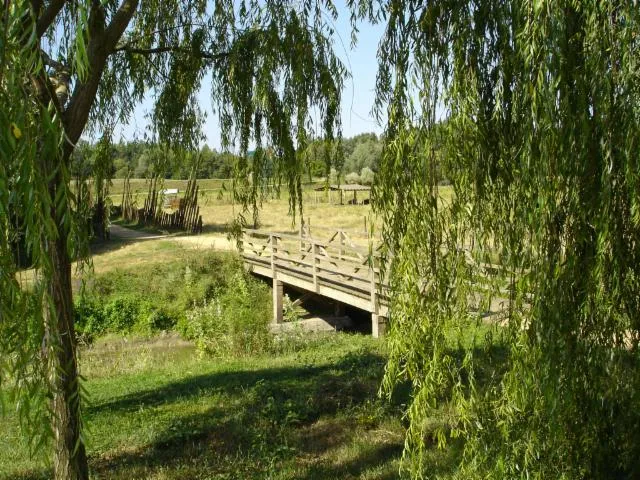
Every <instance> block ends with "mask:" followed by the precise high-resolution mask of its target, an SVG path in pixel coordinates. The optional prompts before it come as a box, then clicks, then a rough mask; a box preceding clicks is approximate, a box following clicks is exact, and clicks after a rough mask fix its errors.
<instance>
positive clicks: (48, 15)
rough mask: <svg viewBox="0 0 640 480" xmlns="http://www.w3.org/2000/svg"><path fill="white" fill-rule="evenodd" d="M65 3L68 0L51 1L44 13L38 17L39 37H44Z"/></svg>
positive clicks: (37, 30) (37, 32) (37, 29)
mask: <svg viewBox="0 0 640 480" xmlns="http://www.w3.org/2000/svg"><path fill="white" fill-rule="evenodd" d="M65 3H67V0H51V2H49V5H47V7H46V8H45V9H44V11H43V12H42V15H40V16H39V17H38V21H37V23H36V35H37V36H38V38H39V37H42V35H44V34H45V32H46V31H47V29H48V28H49V27H50V26H51V24H53V22H54V20H55V19H56V17H57V16H58V14H59V13H60V10H62V7H64V4H65Z"/></svg>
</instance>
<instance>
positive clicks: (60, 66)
mask: <svg viewBox="0 0 640 480" xmlns="http://www.w3.org/2000/svg"><path fill="white" fill-rule="evenodd" d="M40 54H41V55H42V61H43V62H44V64H45V65H46V66H48V67H51V68H53V69H54V70H55V71H56V72H65V73H67V74H68V73H69V72H71V69H70V68H69V67H68V66H67V65H65V64H64V63H61V62H58V61H57V60H54V59H53V58H51V57H50V56H49V55H48V54H47V52H45V51H41V52H40Z"/></svg>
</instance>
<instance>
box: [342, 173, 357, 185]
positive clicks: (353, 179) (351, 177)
mask: <svg viewBox="0 0 640 480" xmlns="http://www.w3.org/2000/svg"><path fill="white" fill-rule="evenodd" d="M344 181H345V182H346V183H358V182H359V181H360V175H358V174H357V173H356V172H351V173H347V174H346V175H345V177H344Z"/></svg>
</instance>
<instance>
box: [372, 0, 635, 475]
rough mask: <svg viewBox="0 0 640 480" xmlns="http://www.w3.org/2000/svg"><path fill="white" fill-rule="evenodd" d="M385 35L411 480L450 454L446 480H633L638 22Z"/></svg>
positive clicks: (388, 188) (391, 28)
mask: <svg viewBox="0 0 640 480" xmlns="http://www.w3.org/2000/svg"><path fill="white" fill-rule="evenodd" d="M387 21H388V26H387V30H386V33H385V37H384V39H383V41H382V44H381V48H380V58H381V67H380V72H379V75H378V85H377V88H378V103H377V108H378V113H379V114H382V113H383V112H384V109H385V108H387V112H388V115H389V119H388V126H387V138H386V142H387V143H386V146H385V150H384V154H383V160H382V163H381V169H380V173H379V175H378V176H377V179H376V180H377V184H376V186H375V192H374V193H375V202H374V205H375V206H376V208H377V209H378V211H379V213H380V214H381V215H382V217H383V219H384V232H383V237H384V241H385V247H386V250H385V251H386V254H387V255H388V256H389V257H390V258H391V256H392V255H393V258H392V266H391V267H390V268H391V283H392V291H393V304H392V307H391V332H390V338H389V344H390V350H391V359H390V362H389V365H388V368H387V372H386V377H385V382H384V388H385V391H387V392H391V391H392V389H393V387H394V386H395V385H396V384H397V383H398V382H399V381H402V380H404V379H407V380H409V381H410V382H411V384H412V385H413V396H412V401H411V404H410V406H409V409H408V418H409V420H410V428H409V432H408V437H407V442H406V447H407V448H406V453H407V458H408V459H410V460H411V462H408V464H409V465H410V467H411V470H412V473H413V474H414V476H416V477H421V476H425V475H427V474H429V471H427V470H425V463H424V462H425V458H426V457H425V444H426V443H427V442H428V441H429V440H428V439H429V438H430V437H434V438H435V439H437V440H438V442H444V441H446V439H447V437H449V436H452V437H461V438H462V439H463V443H464V449H463V453H462V455H461V458H460V462H461V463H460V472H461V473H460V477H461V478H476V477H477V478H499V479H501V478H637V477H638V476H639V475H640V462H638V458H640V413H639V412H640V350H639V341H640V323H639V322H640V284H639V282H640V164H639V161H640V5H638V3H637V1H604V2H597V1H568V0H566V1H544V0H542V1H541V0H535V1H534V0H510V1H497V0H489V1H483V2H473V1H467V0H448V1H440V2H432V1H429V2H418V1H397V2H391V3H390V4H389V12H388V18H387ZM438 169H441V171H442V173H443V174H444V176H445V177H446V178H448V179H449V180H450V181H451V184H452V188H453V195H452V197H451V198H443V197H442V196H441V195H440V194H439V191H438V187H437V181H438V177H437V175H436V174H435V172H436V171H438ZM488 264H493V265H494V266H493V267H490V266H489V265H488ZM496 265H497V266H496ZM499 302H502V303H503V304H504V306H505V311H504V316H505V317H506V318H504V320H503V321H501V322H494V321H493V320H492V317H489V318H488V319H485V320H483V319H482V316H481V315H480V313H481V312H483V311H487V310H489V309H490V308H494V307H493V306H495V305H496V304H497V303H499ZM492 305H493V306H492ZM473 307H475V308H473ZM488 325H490V326H488ZM491 325H492V326H491ZM487 332H488V333H487ZM429 418H432V419H433V418H436V419H437V420H436V421H435V422H434V421H431V422H427V419H429ZM434 423H435V424H436V425H438V426H437V427H434Z"/></svg>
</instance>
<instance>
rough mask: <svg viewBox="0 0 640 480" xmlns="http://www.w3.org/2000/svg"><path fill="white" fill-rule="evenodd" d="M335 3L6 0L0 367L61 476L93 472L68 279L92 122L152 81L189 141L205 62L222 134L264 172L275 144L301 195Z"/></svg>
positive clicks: (335, 74) (334, 112) (334, 108)
mask: <svg viewBox="0 0 640 480" xmlns="http://www.w3.org/2000/svg"><path fill="white" fill-rule="evenodd" d="M335 16H336V11H335V9H334V8H333V5H332V4H331V3H330V2H324V1H314V0H308V1H306V0H305V1H303V2H289V1H286V0H283V1H277V2H267V3H263V2H258V1H256V0H250V1H242V2H239V3H237V2H233V1H228V0H218V1H214V2H206V1H204V0H202V1H197V0H196V1H191V0H189V1H177V0H174V1H165V0H162V1H155V0H150V1H146V0H145V1H139V0H106V1H98V0H88V1H84V2H71V1H68V0H48V1H47V0H30V1H25V0H12V1H9V2H5V6H4V8H3V9H2V10H1V11H0V23H1V24H2V35H0V100H1V103H2V105H3V109H2V113H1V114H0V122H1V123H0V131H1V133H0V149H1V153H2V158H3V162H2V165H1V166H0V187H1V188H0V222H1V226H2V228H1V229H0V253H1V254H2V260H1V261H2V269H1V271H0V291H1V292H2V295H0V328H1V329H2V332H1V333H2V335H0V337H1V338H2V339H1V340H0V353H1V354H0V381H2V382H3V383H4V382H5V381H8V380H10V381H11V382H12V383H13V384H14V385H15V386H16V387H18V391H19V392H20V393H21V396H20V398H21V400H20V401H19V402H18V406H19V413H20V417H21V419H22V420H23V421H22V423H23V425H25V426H26V427H34V428H32V429H31V430H32V433H34V435H33V436H31V438H33V439H34V442H35V443H34V450H42V446H43V445H44V444H46V443H47V442H48V441H49V440H51V441H52V443H53V446H54V451H55V456H54V472H55V476H56V478H61V479H63V478H64V479H72V478H73V479H75V478H87V476H88V471H87V461H86V453H85V449H84V442H83V439H82V425H81V423H82V417H81V409H82V401H81V398H82V389H81V386H80V383H79V378H78V374H77V357H76V340H75V332H74V326H73V325H74V318H73V308H72V307H73V295H72V288H71V260H72V259H73V260H81V259H82V258H86V255H87V241H86V240H87V239H86V233H85V231H86V230H85V229H84V222H85V221H86V218H87V212H86V211H84V201H83V200H84V197H83V196H82V195H80V194H79V193H78V195H76V194H75V193H74V192H73V191H72V190H71V188H70V169H71V157H72V154H73V152H74V149H75V147H76V145H77V144H78V142H79V140H80V138H81V136H82V134H83V133H86V132H90V131H93V132H96V133H101V131H108V130H109V129H110V128H111V127H112V126H113V124H114V122H116V121H124V120H125V119H126V118H128V116H129V115H130V114H131V112H132V111H133V108H134V106H135V104H136V103H137V102H139V101H141V100H142V98H143V97H144V95H145V94H146V93H147V92H152V94H153V97H154V100H155V103H154V109H153V112H152V114H151V121H152V125H153V131H152V137H153V138H154V139H155V140H157V141H158V142H159V143H161V144H163V145H167V146H174V145H179V146H180V147H182V148H186V149H189V148H193V147H195V146H196V145H198V144H199V141H200V131H199V127H200V125H201V123H202V114H201V112H200V109H199V106H198V104H197V101H196V92H197V91H198V89H199V87H200V85H201V81H202V79H203V77H204V76H205V75H210V76H211V85H212V91H211V97H212V101H213V103H214V104H215V105H216V107H217V112H218V114H219V116H220V119H221V127H222V143H223V145H224V146H225V147H230V146H231V145H232V144H234V145H237V150H238V153H239V154H240V156H239V158H240V159H244V158H246V154H247V151H248V148H249V145H250V143H251V144H253V145H254V146H255V153H254V157H253V161H252V162H251V164H250V165H249V164H248V163H247V162H246V161H245V162H242V161H240V162H237V163H236V165H235V171H236V174H237V176H238V178H239V179H246V178H248V175H247V171H248V170H249V169H251V170H253V172H254V174H253V177H254V178H262V175H261V174H260V173H261V171H262V168H263V167H264V161H263V159H264V151H265V149H266V148H267V147H269V148H271V149H272V150H273V152H274V155H275V157H276V158H277V160H278V162H277V165H278V172H276V173H277V175H278V176H280V178H283V179H286V180H287V182H288V186H289V189H290V191H291V193H292V195H291V202H292V206H294V205H295V204H296V203H298V204H300V202H301V187H300V175H301V173H302V168H301V165H302V159H301V157H300V155H298V154H297V153H296V147H297V148H301V147H303V146H304V144H305V143H306V142H307V138H308V137H310V136H311V135H312V133H316V134H319V133H320V132H323V133H324V135H325V136H326V138H327V140H330V141H331V140H333V139H334V138H339V137H340V121H339V115H338V107H339V103H340V94H341V91H342V81H343V78H344V76H345V75H346V71H345V69H344V67H343V66H342V64H341V63H340V61H339V60H338V59H337V57H336V56H335V55H334V53H333V50H332V46H331V40H330V38H331V30H330V27H329V26H328V22H327V19H335ZM5 105H6V106H7V108H6V109H5V108H4V106H5ZM312 113H313V114H314V116H313V118H318V119H320V121H319V124H318V125H316V124H314V123H313V122H312V121H311V119H312V115H311V114H312ZM312 127H315V128H316V130H318V131H317V132H311V130H312ZM105 158H106V157H105ZM331 158H332V157H331V156H327V160H328V161H329V162H330V161H331ZM4 159H6V161H5V160H4ZM239 187H241V188H239V191H240V192H241V196H242V198H243V200H245V201H246V203H247V204H249V203H255V202H257V201H258V199H259V195H260V185H259V182H253V183H252V184H249V185H247V184H246V183H245V184H239ZM21 235H24V239H23V242H22V243H23V244H24V245H26V249H27V251H28V252H27V253H28V256H29V258H30V259H31V262H32V267H33V269H34V271H35V274H34V282H32V283H31V284H30V285H28V286H27V285H21V284H20V283H19V282H18V281H17V278H16V273H17V270H18V267H17V265H16V262H15V259H14V255H13V252H12V245H13V244H14V242H15V240H16V236H21ZM80 265H81V266H82V265H85V263H83V262H81V263H80ZM25 319H26V320H25ZM48 420H50V421H48ZM43 425H50V428H43Z"/></svg>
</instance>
